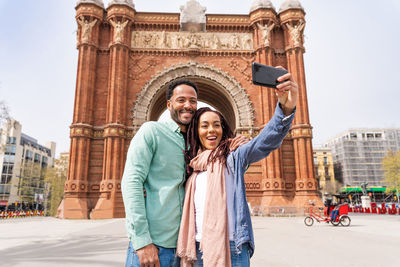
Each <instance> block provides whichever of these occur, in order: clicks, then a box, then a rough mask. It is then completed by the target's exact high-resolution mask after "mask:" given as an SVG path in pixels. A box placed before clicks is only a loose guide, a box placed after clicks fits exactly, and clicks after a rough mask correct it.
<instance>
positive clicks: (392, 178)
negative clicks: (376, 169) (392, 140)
mask: <svg viewBox="0 0 400 267" xmlns="http://www.w3.org/2000/svg"><path fill="white" fill-rule="evenodd" d="M382 169H383V171H384V174H383V176H384V178H385V179H384V182H385V183H387V185H388V187H387V190H389V191H392V192H393V191H396V190H398V191H400V150H399V151H397V152H394V151H389V152H388V154H387V155H386V156H385V157H384V158H383V159H382Z"/></svg>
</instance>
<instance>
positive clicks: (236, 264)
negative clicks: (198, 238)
mask: <svg viewBox="0 0 400 267" xmlns="http://www.w3.org/2000/svg"><path fill="white" fill-rule="evenodd" d="M230 246H231V263H232V267H249V266H250V253H249V245H248V244H247V243H245V244H243V245H242V252H241V253H239V254H236V249H235V242H233V241H230ZM199 247H200V243H199V242H196V257H197V260H196V261H195V263H194V264H193V267H203V259H202V258H201V257H202V256H203V252H201V251H200V250H199Z"/></svg>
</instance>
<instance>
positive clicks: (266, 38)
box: [257, 23, 275, 46]
mask: <svg viewBox="0 0 400 267" xmlns="http://www.w3.org/2000/svg"><path fill="white" fill-rule="evenodd" d="M257 27H258V29H260V31H261V34H262V41H263V44H264V45H265V46H269V45H270V41H271V32H272V29H273V28H274V27H275V24H274V23H272V24H271V25H269V26H268V25H264V26H263V25H261V24H260V23H257Z"/></svg>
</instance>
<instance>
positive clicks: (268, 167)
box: [250, 8, 288, 207]
mask: <svg viewBox="0 0 400 267" xmlns="http://www.w3.org/2000/svg"><path fill="white" fill-rule="evenodd" d="M252 18H254V20H252ZM250 19H251V20H252V21H251V23H252V26H253V28H254V30H255V35H254V36H255V40H256V43H257V47H256V61H257V62H259V63H261V64H265V65H269V66H274V65H275V62H274V50H273V48H272V46H273V41H274V40H275V39H276V38H275V37H276V36H275V34H276V32H277V28H279V27H280V25H279V23H278V19H277V15H276V12H275V10H274V9H273V8H269V9H258V10H257V11H255V12H253V13H251V14H250ZM258 90H259V91H258V95H259V96H260V102H261V107H262V109H261V111H260V112H261V113H262V114H261V118H262V125H261V126H260V128H262V127H264V125H265V124H267V123H268V122H269V120H270V119H271V118H272V116H273V115H274V112H275V107H276V103H277V101H278V100H277V98H276V95H275V92H274V90H273V89H271V88H266V87H261V86H259V87H258ZM281 162H282V152H281V149H277V150H275V151H273V152H272V153H271V154H270V155H269V156H268V157H267V158H266V159H263V160H262V161H261V163H262V172H263V177H264V179H263V180H262V182H261V184H262V188H263V195H262V200H261V205H262V206H264V207H270V206H282V205H286V204H287V203H288V202H287V200H286V198H285V197H284V196H285V181H284V178H283V172H282V166H281ZM285 203H286V204H285ZM287 205H288V204H287Z"/></svg>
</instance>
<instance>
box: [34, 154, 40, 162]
mask: <svg viewBox="0 0 400 267" xmlns="http://www.w3.org/2000/svg"><path fill="white" fill-rule="evenodd" d="M39 161H40V155H39V154H38V153H35V162H39Z"/></svg>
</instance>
